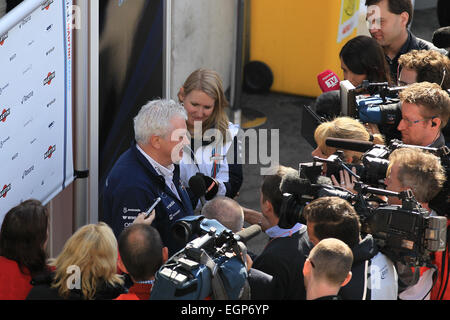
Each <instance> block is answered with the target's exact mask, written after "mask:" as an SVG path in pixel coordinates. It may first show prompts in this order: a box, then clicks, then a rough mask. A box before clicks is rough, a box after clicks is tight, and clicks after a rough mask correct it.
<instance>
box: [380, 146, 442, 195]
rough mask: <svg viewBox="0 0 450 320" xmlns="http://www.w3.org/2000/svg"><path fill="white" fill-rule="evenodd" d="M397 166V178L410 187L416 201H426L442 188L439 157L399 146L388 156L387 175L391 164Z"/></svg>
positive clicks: (404, 185)
mask: <svg viewBox="0 0 450 320" xmlns="http://www.w3.org/2000/svg"><path fill="white" fill-rule="evenodd" d="M394 165H397V166H398V176H397V178H398V180H399V182H400V183H401V184H402V186H403V187H405V188H410V189H411V190H412V191H413V193H414V196H415V198H416V200H417V201H419V202H422V203H428V202H429V201H431V200H432V199H433V198H434V197H435V196H436V195H437V194H438V193H439V191H440V190H441V189H442V187H443V185H444V183H445V180H446V176H445V170H444V168H443V166H442V164H441V159H440V158H438V157H436V156H435V155H433V154H431V153H428V152H425V151H422V150H420V149H414V148H400V149H397V150H394V151H393V152H392V153H391V154H390V156H389V166H388V169H387V175H386V176H389V175H390V173H391V170H392V166H394Z"/></svg>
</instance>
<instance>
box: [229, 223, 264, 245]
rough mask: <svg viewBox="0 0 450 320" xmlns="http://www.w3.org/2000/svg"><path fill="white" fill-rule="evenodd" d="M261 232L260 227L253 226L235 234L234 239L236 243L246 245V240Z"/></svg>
mask: <svg viewBox="0 0 450 320" xmlns="http://www.w3.org/2000/svg"><path fill="white" fill-rule="evenodd" d="M260 232H261V226H259V225H257V224H254V225H251V226H250V227H248V228H245V229H243V230H241V231H239V232H237V233H236V234H235V235H234V237H235V239H236V240H237V241H242V242H243V243H246V242H247V241H248V240H250V239H252V238H254V237H256V236H257V235H258V234H259V233H260Z"/></svg>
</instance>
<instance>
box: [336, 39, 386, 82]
mask: <svg viewBox="0 0 450 320" xmlns="http://www.w3.org/2000/svg"><path fill="white" fill-rule="evenodd" d="M339 56H340V57H341V58H342V60H343V61H344V63H345V64H346V65H347V67H348V68H349V69H350V71H351V72H353V73H356V74H365V75H367V80H369V81H370V82H389V83H390V82H391V76H390V70H389V66H388V64H387V62H386V58H385V56H384V52H383V48H382V47H381V46H380V44H379V43H378V42H377V41H376V40H375V39H373V38H372V37H368V36H357V37H355V38H353V39H351V40H349V41H348V42H347V43H346V44H345V45H344V46H343V47H342V49H341V52H340V53H339Z"/></svg>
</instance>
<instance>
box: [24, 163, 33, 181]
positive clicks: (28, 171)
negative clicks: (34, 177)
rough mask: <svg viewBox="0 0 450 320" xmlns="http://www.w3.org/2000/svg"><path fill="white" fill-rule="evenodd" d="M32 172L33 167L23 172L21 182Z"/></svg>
mask: <svg viewBox="0 0 450 320" xmlns="http://www.w3.org/2000/svg"><path fill="white" fill-rule="evenodd" d="M33 170H34V166H31V167H30V168H28V169H27V170H25V171H24V172H23V174H22V180H23V179H25V177H26V176H27V175H29V174H30V173H31V172H32V171H33Z"/></svg>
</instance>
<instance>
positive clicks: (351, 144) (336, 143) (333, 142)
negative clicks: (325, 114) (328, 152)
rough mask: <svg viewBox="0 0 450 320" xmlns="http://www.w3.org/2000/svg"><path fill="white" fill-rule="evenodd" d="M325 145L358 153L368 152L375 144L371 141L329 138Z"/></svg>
mask: <svg viewBox="0 0 450 320" xmlns="http://www.w3.org/2000/svg"><path fill="white" fill-rule="evenodd" d="M325 144H326V145H327V146H329V147H333V148H337V149H343V150H351V151H356V152H366V151H369V150H370V149H372V148H373V146H374V143H373V142H370V141H362V140H352V139H340V138H327V139H326V140H325Z"/></svg>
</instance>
